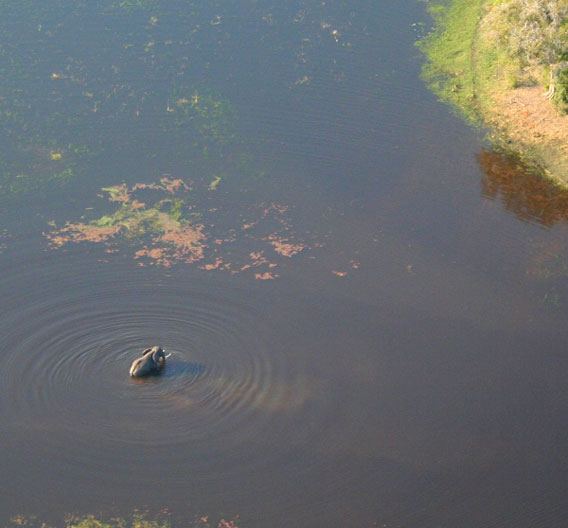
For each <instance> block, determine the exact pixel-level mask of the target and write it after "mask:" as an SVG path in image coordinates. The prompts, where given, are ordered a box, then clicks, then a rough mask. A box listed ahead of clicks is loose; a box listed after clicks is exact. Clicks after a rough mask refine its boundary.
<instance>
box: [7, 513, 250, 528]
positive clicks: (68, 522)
mask: <svg viewBox="0 0 568 528" xmlns="http://www.w3.org/2000/svg"><path fill="white" fill-rule="evenodd" d="M239 523H240V519H239V517H238V516H236V517H234V518H229V519H226V518H224V517H220V518H219V517H217V519H215V520H214V519H213V518H211V517H210V516H198V517H196V518H195V519H194V520H193V521H190V522H189V523H184V524H183V525H176V526H179V528H239ZM17 526H23V527H27V528H54V527H52V526H51V525H49V524H46V523H45V522H43V521H40V520H39V519H38V518H37V517H34V516H24V515H17V516H15V517H12V519H10V522H9V524H8V525H6V527H5V528H15V527H17ZM62 526H64V527H65V528H172V526H173V525H172V524H171V521H170V514H169V512H168V511H167V510H163V511H162V512H161V513H160V515H158V516H156V517H154V518H150V516H149V514H147V513H140V512H138V511H135V512H134V513H133V514H132V515H131V516H129V517H112V518H109V519H107V518H104V517H101V516H94V515H83V516H79V515H68V516H67V517H66V518H65V521H64V524H63V525H62Z"/></svg>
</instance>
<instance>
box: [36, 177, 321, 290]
mask: <svg viewBox="0 0 568 528" xmlns="http://www.w3.org/2000/svg"><path fill="white" fill-rule="evenodd" d="M220 181H221V179H220V178H219V177H216V178H214V179H213V183H214V184H215V186H214V187H213V188H216V186H217V185H218V183H219V182H220ZM211 185H212V184H211V183H210V184H209V185H207V186H206V187H201V188H200V186H199V185H197V184H195V183H194V182H190V181H185V180H182V179H180V178H177V179H175V178H171V177H167V176H165V177H162V178H161V179H160V180H158V181H156V182H150V183H136V184H134V185H131V186H128V185H126V184H125V183H122V184H119V185H113V186H109V187H104V188H102V189H101V192H102V194H100V195H99V198H100V199H102V200H103V204H104V203H106V204H107V205H106V206H104V205H103V206H102V207H101V208H104V209H107V211H105V214H102V215H98V216H97V214H96V212H95V211H96V209H97V208H93V207H89V208H87V209H86V210H85V216H84V217H83V218H81V219H80V220H79V221H68V222H66V223H65V224H64V225H63V226H57V224H56V222H54V221H51V222H49V223H48V226H49V229H48V230H47V231H46V232H45V233H44V236H45V238H46V239H47V240H48V247H49V248H50V249H52V250H58V249H61V248H64V247H67V246H70V245H73V244H78V243H91V244H97V245H100V246H102V247H103V248H104V251H105V252H106V253H107V254H112V253H123V254H124V253H126V254H129V255H131V257H132V258H134V259H135V260H137V261H138V263H139V265H141V266H145V265H155V266H161V267H171V266H173V265H176V264H192V263H197V264H198V266H199V268H200V269H202V270H206V271H213V270H220V271H226V272H229V273H231V274H236V273H242V272H245V271H248V272H249V273H251V274H252V276H253V277H254V278H255V279H258V280H272V279H276V278H278V277H279V276H280V273H279V272H277V269H278V268H279V267H280V266H281V264H282V262H283V261H287V260H290V259H292V258H296V257H299V256H300V255H303V254H304V253H308V252H313V250H314V248H316V249H319V248H322V247H323V246H324V243H323V242H321V241H319V240H317V237H316V236H315V235H313V234H312V235H310V236H309V237H308V236H307V235H306V236H304V237H300V236H298V235H297V234H295V229H294V227H293V224H292V220H291V212H292V210H293V208H291V207H289V206H287V205H283V204H278V203H268V204H266V203H260V204H251V205H249V206H248V207H246V208H244V209H243V211H242V212H241V214H240V215H239V216H240V218H241V219H240V220H237V224H235V219H234V218H233V217H232V218H230V219H227V217H226V212H225V210H224V209H223V208H222V207H220V206H219V203H218V202H216V201H215V199H216V197H217V196H218V195H217V194H216V193H213V194H212V193H210V192H209V191H210V190H211V189H212V187H211ZM109 206H110V208H111V209H110V210H108V209H109ZM312 258H313V256H312Z"/></svg>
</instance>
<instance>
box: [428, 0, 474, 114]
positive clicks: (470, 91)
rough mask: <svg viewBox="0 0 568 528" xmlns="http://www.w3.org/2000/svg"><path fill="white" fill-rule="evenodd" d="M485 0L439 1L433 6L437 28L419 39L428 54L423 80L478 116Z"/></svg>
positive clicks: (461, 108)
mask: <svg viewBox="0 0 568 528" xmlns="http://www.w3.org/2000/svg"><path fill="white" fill-rule="evenodd" d="M484 3H485V1H484V0H453V1H451V2H448V1H438V2H435V3H434V4H432V5H431V6H430V8H429V11H430V13H431V14H432V17H433V18H434V23H435V29H434V30H433V32H432V33H430V34H429V35H427V36H426V37H425V38H424V39H422V40H421V41H420V42H418V47H419V48H420V49H421V50H422V51H423V52H424V54H425V55H426V59H427V62H426V64H425V66H424V68H423V79H424V81H425V82H426V83H427V85H428V86H429V88H430V89H431V90H432V91H433V92H434V93H435V94H436V95H437V96H438V97H439V98H440V99H441V100H443V101H445V102H448V103H451V104H452V105H454V106H455V107H456V108H458V109H460V110H461V111H462V112H463V113H464V114H465V116H467V117H468V118H470V119H475V118H476V116H477V109H478V108H477V93H476V74H475V67H474V63H473V61H474V43H475V38H476V33H477V28H478V24H479V19H480V17H481V12H482V7H483V4H484Z"/></svg>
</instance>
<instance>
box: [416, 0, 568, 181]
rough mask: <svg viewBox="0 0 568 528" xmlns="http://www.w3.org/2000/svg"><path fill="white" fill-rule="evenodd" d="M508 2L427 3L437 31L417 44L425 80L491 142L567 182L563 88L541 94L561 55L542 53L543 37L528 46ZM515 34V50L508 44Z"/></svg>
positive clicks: (567, 138)
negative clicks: (422, 56) (482, 129)
mask: <svg viewBox="0 0 568 528" xmlns="http://www.w3.org/2000/svg"><path fill="white" fill-rule="evenodd" d="M558 2H560V3H564V0H558ZM513 4H514V0H445V1H437V2H431V3H429V10H430V12H431V14H432V17H433V19H434V30H433V31H432V32H431V33H430V34H429V35H427V36H426V37H425V38H424V39H422V40H421V41H420V42H419V43H418V45H419V47H420V49H421V50H422V51H423V52H424V54H425V56H426V59H427V62H426V64H425V66H424V69H423V78H424V80H425V81H426V83H427V84H428V86H429V87H430V89H431V90H432V91H433V92H434V93H435V94H436V95H437V96H438V97H439V98H440V99H441V100H443V101H444V102H447V103H449V104H451V105H453V106H454V107H455V108H456V109H458V110H459V112H460V114H461V115H462V116H463V117H464V118H465V119H467V120H468V121H469V122H471V123H476V124H479V125H481V126H485V127H487V128H489V129H490V130H491V139H492V140H493V142H494V143H495V144H496V145H498V146H500V147H501V148H504V149H507V150H512V151H515V152H517V153H519V154H520V155H521V156H522V157H523V159H525V160H527V161H529V162H531V163H532V164H534V165H536V166H538V167H540V168H542V169H543V172H544V173H545V174H546V175H548V176H550V177H551V178H552V179H553V180H555V181H556V182H557V183H560V184H562V185H563V186H568V148H567V145H568V117H567V116H566V115H563V114H562V113H561V112H560V110H559V108H560V107H562V105H563V97H564V95H563V92H562V90H563V89H564V86H563V85H561V86H560V89H558V90H556V92H555V97H554V98H546V97H545V92H546V91H547V90H548V88H549V86H548V82H549V81H550V79H551V78H552V77H551V75H550V73H551V70H552V69H553V68H555V67H557V64H559V63H560V60H561V59H562V58H564V57H562V56H561V55H562V54H561V52H558V53H559V54H558V57H557V58H556V59H557V60H556V62H554V60H552V59H551V58H550V57H549V55H546V52H548V49H546V48H545V45H544V44H547V41H545V40H544V37H543V42H544V44H543V45H541V46H540V48H535V49H528V50H527V49H525V48H527V43H526V42H523V41H522V31H516V30H517V28H515V27H514V24H515V23H516V24H518V25H519V26H520V25H521V24H524V25H526V18H525V19H522V18H521V17H519V16H517V19H516V18H514V16H512V15H511V5H513ZM507 9H509V11H507ZM513 15H517V14H516V13H513ZM519 29H521V28H519ZM537 30H538V26H537ZM543 31H546V29H543ZM561 31H563V30H562V29H561V28H560V29H558V33H559V38H558V39H557V40H558V42H560V44H562V42H563V41H562V38H564V37H563V36H562V35H563V33H562V35H560V33H561ZM519 34H520V35H521V37H519V36H518V35H519ZM537 34H538V31H537ZM514 38H517V41H514V42H515V43H516V45H517V47H516V48H515V47H514V46H511V45H510V42H513V40H512V39H514ZM547 38H550V37H549V36H547ZM558 42H556V44H558ZM530 43H532V42H529V44H530ZM567 44H568V39H567ZM523 46H525V47H523ZM551 46H552V45H551ZM557 47H558V46H557ZM560 47H562V46H560ZM567 48H568V46H567ZM531 53H532V55H531ZM539 54H540V55H541V56H539Z"/></svg>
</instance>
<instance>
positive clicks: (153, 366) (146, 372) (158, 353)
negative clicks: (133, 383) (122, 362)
mask: <svg viewBox="0 0 568 528" xmlns="http://www.w3.org/2000/svg"><path fill="white" fill-rule="evenodd" d="M165 364H166V354H165V352H164V350H163V349H162V347H159V346H155V347H152V348H147V349H146V350H144V352H142V357H140V358H138V359H135V360H134V362H133V363H132V366H131V367H130V375H131V376H132V377H133V378H142V377H145V376H155V375H157V374H160V372H161V371H162V369H163V368H164V365H165Z"/></svg>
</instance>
